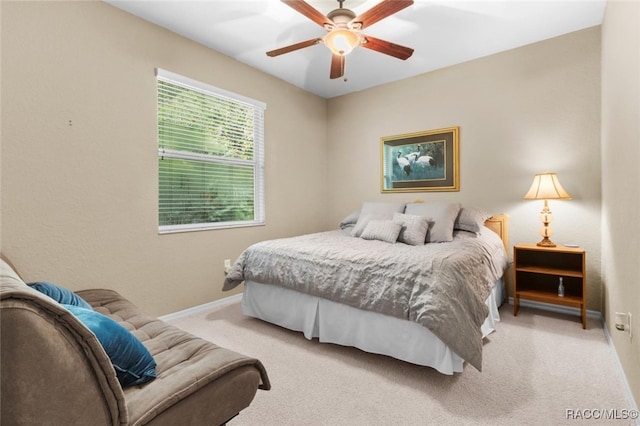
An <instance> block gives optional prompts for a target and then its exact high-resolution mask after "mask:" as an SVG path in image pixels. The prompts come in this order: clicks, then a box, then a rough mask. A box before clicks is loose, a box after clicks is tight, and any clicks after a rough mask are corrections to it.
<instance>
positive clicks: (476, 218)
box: [453, 207, 491, 234]
mask: <svg viewBox="0 0 640 426" xmlns="http://www.w3.org/2000/svg"><path fill="white" fill-rule="evenodd" d="M490 217H491V215H490V214H489V213H487V212H486V211H484V210H482V209H479V208H477V207H462V208H461V209H460V213H458V218H457V219H456V222H455V223H454V224H453V229H460V230H462V231H469V232H475V233H476V234H477V233H478V232H480V229H482V227H483V226H484V221H485V220H487V219H489V218H490Z"/></svg>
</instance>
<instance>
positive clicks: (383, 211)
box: [351, 201, 404, 237]
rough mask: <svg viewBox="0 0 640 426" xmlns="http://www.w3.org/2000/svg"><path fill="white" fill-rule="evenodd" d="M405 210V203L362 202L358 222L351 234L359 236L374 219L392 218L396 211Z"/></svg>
mask: <svg viewBox="0 0 640 426" xmlns="http://www.w3.org/2000/svg"><path fill="white" fill-rule="evenodd" d="M403 211H404V203H389V202H371V201H367V202H364V203H362V209H360V217H358V222H357V223H356V225H355V226H354V227H353V229H352V230H351V235H352V236H354V237H359V236H360V235H361V234H362V231H364V228H366V226H367V223H369V221H370V220H372V219H379V220H391V219H393V214H394V213H402V212H403Z"/></svg>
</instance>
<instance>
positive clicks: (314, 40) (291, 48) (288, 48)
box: [267, 37, 322, 57]
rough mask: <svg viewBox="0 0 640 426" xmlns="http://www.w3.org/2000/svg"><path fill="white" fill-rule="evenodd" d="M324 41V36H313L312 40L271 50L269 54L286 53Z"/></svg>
mask: <svg viewBox="0 0 640 426" xmlns="http://www.w3.org/2000/svg"><path fill="white" fill-rule="evenodd" d="M321 41H322V37H318V38H312V39H311V40H306V41H301V42H300V43H295V44H292V45H290V46H285V47H281V48H280V49H275V50H270V51H268V52H267V56H271V57H273V56H278V55H282V54H284V53H289V52H293V51H294V50H299V49H304V48H305V47H309V46H313V45H315V44H318V43H320V42H321Z"/></svg>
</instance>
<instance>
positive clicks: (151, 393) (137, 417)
mask: <svg viewBox="0 0 640 426" xmlns="http://www.w3.org/2000/svg"><path fill="white" fill-rule="evenodd" d="M78 294H79V295H80V296H81V297H82V298H83V299H84V300H86V301H87V302H89V304H91V306H92V307H93V309H94V310H95V311H97V312H100V313H102V314H104V315H107V316H109V317H110V318H112V319H114V320H116V321H118V323H120V324H121V325H122V326H124V327H125V328H127V329H128V330H129V331H131V333H132V334H133V335H135V336H136V337H137V338H138V339H139V340H140V341H141V342H142V343H143V344H144V345H145V346H146V348H147V349H148V350H149V352H150V353H151V355H152V356H153V357H154V359H155V361H156V363H157V366H156V374H157V377H156V379H155V380H154V381H153V382H151V383H149V385H148V386H133V387H129V388H126V389H125V390H124V391H125V396H126V400H127V407H128V411H129V418H130V420H131V423H133V424H146V423H147V422H149V421H151V420H152V419H154V418H156V417H157V416H162V415H163V413H164V412H165V411H167V410H169V409H171V410H173V409H174V408H172V407H174V406H176V405H177V404H178V403H180V406H185V405H184V404H187V402H186V401H187V400H190V399H193V398H198V396H197V395H198V394H199V393H200V390H201V389H202V390H204V389H205V388H210V387H211V385H213V384H214V382H217V381H218V380H220V379H222V378H224V377H228V376H229V375H230V374H235V372H236V371H238V370H239V369H244V368H247V367H251V370H253V372H254V373H255V374H253V375H251V377H252V378H251V380H255V383H254V384H249V383H247V384H246V386H247V387H248V388H253V389H254V391H253V392H254V393H255V391H256V390H257V389H256V386H255V385H256V384H258V385H259V386H258V387H259V388H260V389H270V387H271V385H270V382H269V378H268V376H267V373H266V370H265V369H264V366H263V365H262V363H261V362H260V361H259V360H257V359H255V358H252V357H248V356H245V355H242V354H239V353H237V352H234V351H232V350H229V349H226V348H222V347H220V346H217V345H216V344H214V343H212V342H209V341H207V340H204V339H201V338H199V337H196V336H194V335H192V334H189V333H187V332H185V331H184V330H181V329H179V328H177V327H175V326H172V325H170V324H167V323H165V322H164V321H161V320H159V319H157V318H153V317H149V316H147V315H145V314H143V313H142V312H141V311H140V309H139V308H138V307H137V306H135V305H134V304H133V303H131V302H130V301H128V300H127V299H125V298H124V297H122V296H121V295H120V294H118V293H117V292H115V291H112V290H106V289H99V290H81V291H79V292H78ZM260 382H262V384H259V383H260ZM236 387H237V385H233V386H231V387H230V388H228V389H227V390H226V391H225V392H224V393H223V395H225V397H224V398H223V399H218V400H216V407H217V409H216V410H211V409H209V410H208V412H209V415H210V416H214V415H217V412H218V411H220V410H222V407H227V406H228V407H229V409H230V412H231V411H234V410H233V409H232V408H233V407H234V406H237V405H238V404H239V401H240V399H241V398H240V396H239V395H238V394H237V392H238V390H237V389H236ZM246 396H247V395H245V397H246ZM251 398H253V395H251ZM181 401H185V402H184V403H183V402H181ZM247 405H248V403H247ZM235 413H237V409H236V411H235V412H234V413H231V414H230V416H232V415H234V414H235ZM230 416H229V417H230ZM223 417H225V416H224V415H222V417H220V418H217V419H216V420H215V421H208V422H207V421H205V419H204V418H203V419H202V420H203V423H206V424H216V422H217V423H224V421H226V420H228V418H229V417H227V418H223Z"/></svg>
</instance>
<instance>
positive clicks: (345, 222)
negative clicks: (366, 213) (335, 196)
mask: <svg viewBox="0 0 640 426" xmlns="http://www.w3.org/2000/svg"><path fill="white" fill-rule="evenodd" d="M359 217H360V209H358V210H356V211H354V212H352V213H351V214H349V215H348V216H347V217H345V218H344V219H342V221H341V222H340V229H347V228H350V227H353V226H355V224H356V223H358V218H359Z"/></svg>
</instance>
